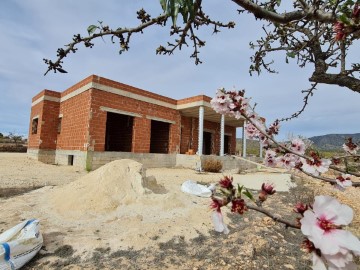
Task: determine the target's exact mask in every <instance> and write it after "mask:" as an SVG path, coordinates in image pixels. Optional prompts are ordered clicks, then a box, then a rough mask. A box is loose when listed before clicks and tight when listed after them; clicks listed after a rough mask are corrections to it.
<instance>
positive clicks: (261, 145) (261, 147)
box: [260, 141, 263, 158]
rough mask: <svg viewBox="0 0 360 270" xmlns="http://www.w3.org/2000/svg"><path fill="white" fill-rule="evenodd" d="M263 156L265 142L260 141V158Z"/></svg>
mask: <svg viewBox="0 0 360 270" xmlns="http://www.w3.org/2000/svg"><path fill="white" fill-rule="evenodd" d="M262 157H263V144H262V142H261V141H260V158H262Z"/></svg>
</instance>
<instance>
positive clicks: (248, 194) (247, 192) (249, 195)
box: [243, 189, 255, 202]
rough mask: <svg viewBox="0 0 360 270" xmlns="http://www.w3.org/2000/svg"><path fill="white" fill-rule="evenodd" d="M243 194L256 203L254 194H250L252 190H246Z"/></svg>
mask: <svg viewBox="0 0 360 270" xmlns="http://www.w3.org/2000/svg"><path fill="white" fill-rule="evenodd" d="M243 194H244V195H245V196H246V197H248V198H249V199H250V200H252V201H254V202H255V198H254V196H253V195H252V193H251V192H250V190H248V189H246V191H244V192H243Z"/></svg>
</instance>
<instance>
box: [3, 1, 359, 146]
mask: <svg viewBox="0 0 360 270" xmlns="http://www.w3.org/2000/svg"><path fill="white" fill-rule="evenodd" d="M204 2H205V1H204ZM142 7H143V8H144V9H145V10H146V11H148V12H149V13H150V14H152V15H153V16H157V15H159V14H160V13H161V7H160V4H159V3H158V1H157V0H131V1H125V0H107V1H99V0H96V1H95V0H77V1H73V0H51V1H49V0H2V1H0V35H1V42H0V59H1V61H0V91H1V98H0V132H2V133H8V132H16V133H19V134H24V135H27V133H28V125H29V124H28V123H29V118H30V106H31V98H32V97H33V96H34V95H36V94H37V93H38V92H40V91H41V90H43V89H51V90H55V91H63V90H65V89H67V88H68V87H70V86H72V85H73V84H75V83H77V82H78V81H80V80H82V79H83V78H85V77H87V76H89V75H90V74H96V75H99V76H102V77H106V78H109V79H112V80H116V81H119V82H122V83H126V84H129V85H132V86H135V87H139V88H142V89H145V90H148V91H152V92H155V93H158V94H161V95H165V96H168V97H171V98H175V99H180V98H185V97H189V96H194V95H199V94H205V95H208V96H213V95H214V94H215V91H216V89H217V88H219V87H225V88H229V89H230V88H233V87H234V86H235V87H236V88H237V89H246V92H247V95H248V96H251V97H252V99H253V101H254V102H256V103H257V104H258V105H257V111H258V112H259V113H260V114H261V115H262V116H264V117H265V118H266V119H268V121H273V120H274V119H276V118H277V117H284V116H289V115H291V114H292V113H293V112H295V111H297V110H298V109H299V108H301V106H302V94H301V90H302V89H306V88H308V87H309V86H310V84H309V82H308V77H309V75H310V74H311V67H307V68H303V69H300V68H299V67H297V66H296V65H295V64H294V63H290V64H285V61H284V60H285V56H284V55H283V54H278V55H273V59H274V60H275V61H276V65H275V67H276V68H277V70H278V71H279V74H266V73H262V74H261V75H260V76H257V75H254V76H253V77H250V76H249V72H248V68H249V65H250V56H251V54H252V51H251V50H250V49H249V45H248V44H249V42H250V41H252V40H253V41H254V40H256V39H257V38H259V37H260V36H261V34H262V33H261V23H259V22H255V20H254V19H253V17H252V16H250V15H241V16H239V15H238V14H237V12H236V9H237V6H236V5H235V4H233V3H232V2H231V1H228V3H227V4H224V2H222V3H221V4H219V1H218V0H208V1H206V3H205V6H204V11H205V12H207V13H208V14H210V15H211V16H213V18H214V19H218V20H222V21H230V20H233V21H235V22H236V28H235V29H232V30H225V29H224V30H222V31H221V33H219V34H217V35H212V29H211V28H204V29H202V30H201V31H200V32H199V37H200V38H202V39H204V40H206V46H205V47H204V48H203V49H202V50H201V53H200V56H201V60H202V61H203V64H201V65H198V66H196V65H195V64H194V62H193V60H192V59H191V58H190V57H189V56H190V54H191V53H192V51H191V47H190V49H186V48H184V49H183V50H182V51H177V52H176V53H175V55H172V56H159V55H156V54H155V50H156V48H157V47H158V46H159V45H165V44H166V43H167V41H170V42H171V41H173V39H172V37H169V34H168V33H169V32H168V28H165V27H164V28H162V27H159V26H156V27H152V28H149V29H147V30H146V31H145V32H144V34H142V35H134V36H133V39H132V42H131V44H130V51H129V52H126V53H124V54H122V55H119V54H118V51H119V48H118V44H112V43H111V41H110V39H105V41H102V40H101V39H99V40H97V41H96V44H95V47H94V48H93V49H87V48H85V47H84V46H80V49H79V50H78V52H77V53H76V54H73V55H71V56H70V57H68V58H66V60H65V63H64V65H63V67H64V69H66V70H67V71H68V72H69V73H67V74H60V73H56V74H53V73H49V74H48V75H47V76H43V74H44V72H45V71H46V65H45V64H44V63H43V61H42V59H43V58H48V59H55V56H56V50H57V48H59V47H62V46H63V45H65V44H67V43H69V42H70V41H71V39H72V36H73V34H77V33H80V34H82V35H85V34H86V29H87V27H88V26H89V25H90V24H96V23H97V21H98V20H100V21H103V22H104V24H107V25H109V26H110V27H111V28H117V27H120V26H122V27H125V26H128V27H131V26H136V25H137V24H138V23H139V21H138V20H137V19H136V11H137V10H139V9H140V8H142ZM358 45H359V44H357V46H358ZM351 56H352V58H353V59H360V57H359V56H360V51H359V50H357V51H355V52H353V53H352V55H351ZM359 104H360V95H359V94H355V93H353V92H352V91H350V90H348V89H346V88H341V87H335V86H327V85H322V86H319V87H318V90H317V91H316V92H315V95H314V97H312V98H311V100H310V104H309V106H308V108H307V109H306V111H305V113H303V114H302V115H301V116H300V118H298V119H295V120H292V121H291V122H287V123H284V124H283V125H282V129H281V134H282V135H281V136H280V138H281V139H282V138H286V137H287V136H288V135H289V134H298V135H302V136H306V137H311V136H314V135H323V134H329V133H358V132H360V125H359V124H358V123H359V119H360V106H359Z"/></svg>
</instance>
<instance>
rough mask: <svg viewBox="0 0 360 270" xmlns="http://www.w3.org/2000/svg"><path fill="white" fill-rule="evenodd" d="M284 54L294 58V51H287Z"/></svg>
mask: <svg viewBox="0 0 360 270" xmlns="http://www.w3.org/2000/svg"><path fill="white" fill-rule="evenodd" d="M286 55H287V56H288V57H290V58H295V56H296V53H294V52H288V53H286Z"/></svg>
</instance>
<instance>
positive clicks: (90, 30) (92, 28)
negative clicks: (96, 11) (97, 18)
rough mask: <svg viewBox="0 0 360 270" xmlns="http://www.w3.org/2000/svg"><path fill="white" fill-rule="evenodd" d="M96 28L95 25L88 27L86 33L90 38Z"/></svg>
mask: <svg viewBox="0 0 360 270" xmlns="http://www.w3.org/2000/svg"><path fill="white" fill-rule="evenodd" d="M97 28H99V27H98V26H96V25H93V24H92V25H90V26H89V27H88V28H87V31H88V33H89V36H90V35H91V34H93V33H94V32H95V30H96V29H97Z"/></svg>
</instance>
